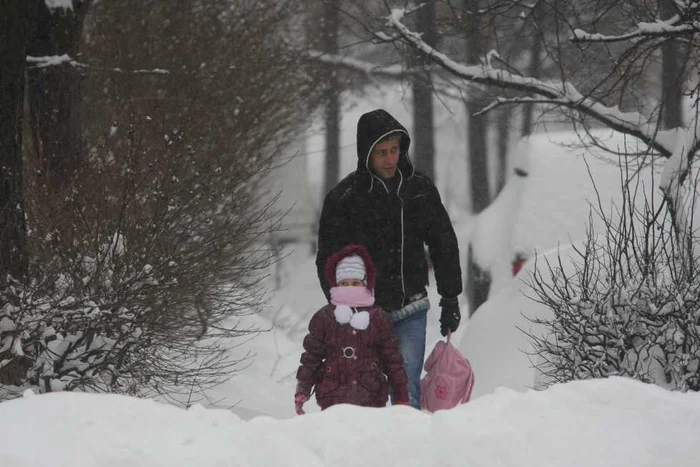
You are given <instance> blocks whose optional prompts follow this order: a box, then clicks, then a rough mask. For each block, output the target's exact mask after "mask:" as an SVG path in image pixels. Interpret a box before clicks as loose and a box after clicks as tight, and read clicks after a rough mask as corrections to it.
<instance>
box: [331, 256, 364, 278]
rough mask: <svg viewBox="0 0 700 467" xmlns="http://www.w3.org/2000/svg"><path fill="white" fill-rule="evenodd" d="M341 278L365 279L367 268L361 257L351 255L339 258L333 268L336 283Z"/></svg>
mask: <svg viewBox="0 0 700 467" xmlns="http://www.w3.org/2000/svg"><path fill="white" fill-rule="evenodd" d="M343 279H360V280H363V281H364V280H367V270H366V269H365V263H364V261H362V258H360V257H359V256H358V255H351V256H346V257H345V258H343V259H341V260H340V262H339V263H338V266H336V268H335V282H336V283H338V282H340V281H342V280H343Z"/></svg>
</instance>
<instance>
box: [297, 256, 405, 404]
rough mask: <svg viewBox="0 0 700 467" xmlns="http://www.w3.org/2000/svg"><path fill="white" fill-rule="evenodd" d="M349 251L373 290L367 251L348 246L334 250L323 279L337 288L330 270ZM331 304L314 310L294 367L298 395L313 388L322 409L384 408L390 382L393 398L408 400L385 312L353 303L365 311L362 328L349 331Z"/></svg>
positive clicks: (371, 270)
mask: <svg viewBox="0 0 700 467" xmlns="http://www.w3.org/2000/svg"><path fill="white" fill-rule="evenodd" d="M350 254H359V255H360V257H361V258H362V259H363V261H364V263H365V268H366V270H367V287H368V288H369V289H370V290H373V288H374V282H375V277H376V270H375V268H374V264H373V263H372V259H371V258H370V256H369V253H367V250H366V249H365V248H364V247H362V246H358V245H349V246H347V247H345V248H343V249H342V250H341V251H340V252H337V253H336V254H334V255H333V256H332V257H331V258H330V259H329V260H328V264H327V267H326V274H327V280H328V283H329V284H330V285H331V286H336V283H335V268H336V266H337V264H338V262H340V260H341V259H342V258H343V257H345V256H348V255H350ZM334 310H335V305H332V304H329V305H326V306H324V307H323V308H321V309H320V310H318V311H317V312H316V313H315V314H314V316H313V317H312V318H311V322H310V323H309V333H308V334H307V335H306V337H305V338H304V342H303V345H304V353H302V355H301V365H300V366H299V369H298V370H297V381H298V384H297V393H303V394H306V395H310V394H311V391H312V389H314V390H315V392H316V400H317V401H318V405H319V406H320V407H321V409H325V408H327V407H330V406H331V405H334V404H354V405H362V406H366V407H384V406H385V405H386V403H387V400H388V396H389V386H390V385H391V387H392V388H393V390H394V400H395V401H396V402H404V403H408V386H407V383H408V378H407V376H406V370H405V369H404V362H403V357H402V356H401V352H400V351H399V344H398V341H397V339H396V337H395V336H394V326H393V324H392V322H391V319H390V318H389V314H388V313H386V312H385V311H384V310H382V309H381V308H379V307H378V306H369V307H357V308H356V311H367V312H369V326H368V327H367V329H364V330H358V329H354V328H353V327H352V326H351V325H350V324H340V323H338V322H337V321H336V319H335V314H334Z"/></svg>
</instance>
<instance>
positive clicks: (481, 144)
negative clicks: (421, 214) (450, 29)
mask: <svg viewBox="0 0 700 467" xmlns="http://www.w3.org/2000/svg"><path fill="white" fill-rule="evenodd" d="M464 5H465V10H467V18H468V19H467V26H466V31H467V32H466V43H467V63H468V64H470V65H471V64H475V63H479V60H480V59H481V58H482V57H483V56H484V54H485V52H486V38H485V37H484V32H483V31H482V28H481V20H480V17H479V15H478V14H476V12H478V11H479V1H478V0H465V1H464ZM471 12H474V13H473V14H472V13H471ZM485 104H486V101H485V100H484V98H483V97H481V96H480V95H479V94H473V95H471V96H470V97H469V100H468V102H467V119H468V122H467V125H468V129H467V132H468V135H469V142H468V151H469V174H468V176H469V180H470V187H471V206H472V212H473V213H474V214H478V213H480V212H481V211H483V210H484V209H486V207H488V205H489V203H490V201H491V199H490V198H491V197H490V189H489V172H488V144H487V141H488V140H487V134H488V120H487V118H486V117H485V116H484V115H479V116H475V115H474V114H475V113H477V112H478V111H480V110H481V109H483V107H484V106H485ZM490 287H491V278H490V276H489V274H488V272H487V271H484V270H482V269H481V268H480V267H479V265H478V264H476V263H475V262H474V260H473V255H472V245H471V243H470V244H469V247H468V251H467V274H466V284H465V291H466V294H467V301H468V303H469V313H470V314H472V313H474V311H476V309H477V308H478V307H479V306H480V305H481V304H482V303H483V302H484V301H486V297H488V293H489V289H490Z"/></svg>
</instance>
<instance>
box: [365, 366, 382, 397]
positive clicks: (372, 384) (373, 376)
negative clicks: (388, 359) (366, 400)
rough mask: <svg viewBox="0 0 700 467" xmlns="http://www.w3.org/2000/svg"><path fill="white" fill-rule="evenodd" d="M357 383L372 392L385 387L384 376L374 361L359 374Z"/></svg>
mask: <svg viewBox="0 0 700 467" xmlns="http://www.w3.org/2000/svg"><path fill="white" fill-rule="evenodd" d="M359 383H360V385H361V386H362V387H363V388H365V389H366V390H367V392H372V393H376V392H380V391H383V390H385V389H386V387H387V379H386V376H385V375H384V373H382V372H381V371H380V370H379V367H378V366H377V364H376V363H372V365H371V366H370V368H369V369H368V370H367V371H364V372H363V373H362V374H361V375H360V378H359Z"/></svg>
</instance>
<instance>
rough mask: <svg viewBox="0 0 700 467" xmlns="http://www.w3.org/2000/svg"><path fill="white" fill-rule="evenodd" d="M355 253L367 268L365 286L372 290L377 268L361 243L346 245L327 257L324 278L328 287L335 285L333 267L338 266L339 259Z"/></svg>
mask: <svg viewBox="0 0 700 467" xmlns="http://www.w3.org/2000/svg"><path fill="white" fill-rule="evenodd" d="M352 255H357V256H359V257H360V258H362V262H364V263H365V269H366V270H367V288H368V289H369V290H371V291H374V282H375V279H376V277H377V269H376V268H375V267H374V262H373V261H372V257H371V256H370V254H369V252H368V251H367V249H366V248H365V247H364V246H362V245H353V244H351V245H347V246H345V247H343V248H342V249H341V250H339V251H337V252H335V253H334V254H333V255H331V256H330V258H328V261H327V262H326V280H327V281H328V284H329V285H330V287H335V286H337V285H338V283H337V282H336V281H335V269H336V268H337V267H338V263H340V260H342V259H343V258H345V257H346V256H352Z"/></svg>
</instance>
